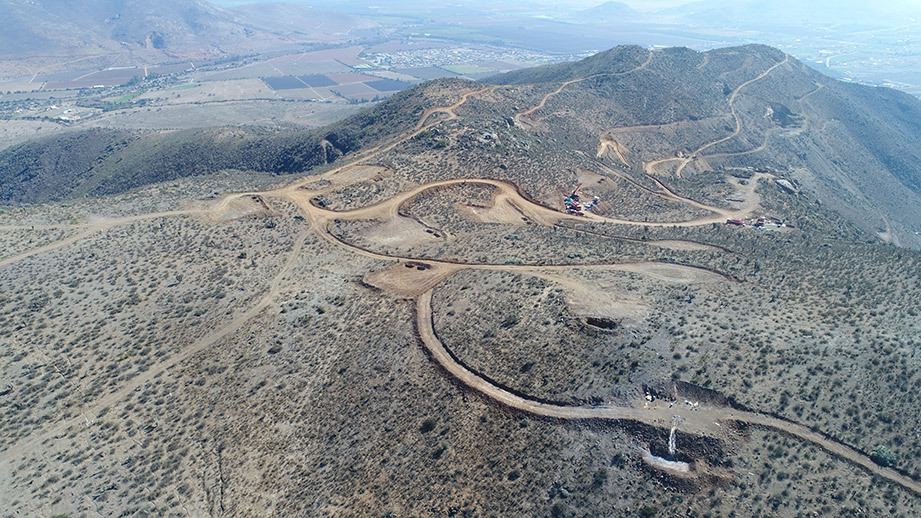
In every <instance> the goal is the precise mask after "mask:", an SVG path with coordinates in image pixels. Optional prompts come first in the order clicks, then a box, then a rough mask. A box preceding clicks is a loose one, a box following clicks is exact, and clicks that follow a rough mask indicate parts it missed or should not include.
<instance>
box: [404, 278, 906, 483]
mask: <svg viewBox="0 0 921 518" xmlns="http://www.w3.org/2000/svg"><path fill="white" fill-rule="evenodd" d="M416 330H417V332H418V333H419V337H420V338H421V339H422V342H423V344H424V345H425V348H426V350H427V351H428V352H429V354H430V355H431V356H432V359H434V360H435V361H436V362H438V364H439V365H440V366H441V367H442V368H443V369H444V370H445V371H446V372H447V373H448V374H450V375H451V376H452V377H454V378H455V379H456V380H457V381H459V382H460V383H462V384H463V385H464V386H466V387H468V388H470V389H472V390H475V391H477V392H479V393H481V394H483V395H484V396H486V397H488V398H489V399H492V400H494V401H496V402H498V403H500V404H502V405H505V406H507V407H509V408H513V409H515V410H519V411H522V412H527V413H529V414H534V415H538V416H542V417H551V418H555V419H566V420H587V419H599V420H614V421H617V420H630V421H638V422H641V423H645V424H648V425H651V426H656V427H663V428H667V427H669V426H671V424H672V422H673V417H674V416H675V415H680V416H681V429H682V430H683V431H684V432H685V433H692V434H697V435H706V436H711V437H717V438H719V437H722V436H724V435H725V433H726V428H725V427H724V426H722V425H720V424H719V422H723V423H727V422H739V423H745V424H749V425H757V426H762V427H766V428H773V429H776V430H779V431H781V432H783V433H785V434H788V435H792V436H794V437H797V438H799V439H802V440H804V441H807V442H810V443H812V444H814V445H816V446H818V447H820V448H822V449H824V450H826V451H828V452H830V453H832V454H834V455H837V456H839V457H841V458H843V459H846V460H847V461H849V462H852V463H854V464H856V465H858V466H861V467H863V468H864V469H866V470H868V471H870V472H871V473H874V474H876V475H879V476H880V477H883V478H885V479H887V480H889V481H891V482H894V483H896V484H899V485H901V486H903V487H905V488H906V489H909V490H911V491H914V492H915V493H917V494H921V482H918V481H917V480H914V479H912V478H909V477H906V476H905V475H902V474H901V473H898V472H897V471H895V470H893V469H890V468H884V467H881V466H879V465H877V464H876V463H875V462H873V461H872V460H871V459H870V458H869V457H868V456H866V455H864V454H862V453H860V452H858V451H856V450H854V449H853V448H850V447H848V446H845V445H844V444H841V443H839V442H837V441H835V440H833V439H829V438H828V437H826V436H824V435H822V434H820V433H818V432H815V431H813V430H810V429H809V428H806V427H804V426H802V425H798V424H795V423H791V422H789V421H785V420H783V419H779V418H776V417H771V416H767V415H763V414H758V413H753V412H746V411H740V410H735V409H732V408H727V407H716V406H709V405H706V404H699V406H697V407H694V408H693V409H689V408H685V409H682V408H681V405H680V404H679V405H678V408H675V407H672V406H666V405H656V406H652V407H639V406H626V405H625V406H617V405H599V406H567V405H562V404H553V403H546V402H541V401H537V400H534V399H530V398H528V397H526V396H522V395H518V394H514V393H512V392H510V391H508V390H506V389H503V388H501V387H498V386H496V385H494V384H492V383H490V382H489V381H487V380H485V379H483V378H482V377H480V376H478V375H477V374H475V373H473V372H472V371H470V370H469V369H468V368H467V367H466V366H465V365H463V364H462V363H461V362H460V361H458V359H457V358H456V357H455V356H454V355H453V354H452V353H451V352H450V351H449V350H448V348H447V347H445V345H444V344H443V343H442V342H441V340H440V339H439V338H438V336H437V335H436V333H435V329H434V326H433V315H432V290H430V291H427V292H425V293H423V294H422V295H420V296H419V297H418V298H417V299H416Z"/></svg>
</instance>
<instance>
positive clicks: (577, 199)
mask: <svg viewBox="0 0 921 518" xmlns="http://www.w3.org/2000/svg"><path fill="white" fill-rule="evenodd" d="M580 189H582V184H581V183H580V184H579V185H577V186H576V188H575V189H573V190H572V192H571V193H570V194H569V196H567V197H566V198H564V199H563V205H565V206H566V212H567V213H569V214H575V215H576V216H584V215H585V213H586V212H587V211H591V210H592V207H594V206H596V205H598V203H599V202H600V201H601V200H600V198H598V197H597V196H595V198H594V199H592V201H590V202H588V203H585V204H583V203H582V197H581V196H580V195H579V190H580Z"/></svg>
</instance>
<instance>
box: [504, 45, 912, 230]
mask: <svg viewBox="0 0 921 518" xmlns="http://www.w3.org/2000/svg"><path fill="white" fill-rule="evenodd" d="M638 53H639V50H638V49H629V48H620V49H614V50H612V51H608V52H607V53H602V54H599V55H596V56H593V57H591V58H587V59H586V60H583V61H580V62H578V63H573V64H565V65H558V66H556V67H553V68H550V67H545V68H542V69H532V70H526V71H517V72H513V73H510V74H505V75H502V76H497V77H494V78H491V79H489V81H490V82H491V83H494V84H508V83H514V84H531V83H537V84H540V83H547V88H549V87H550V85H551V84H554V83H556V84H559V83H563V82H566V81H572V83H571V84H570V85H568V86H566V87H565V89H564V90H563V91H562V93H561V94H560V95H554V96H550V97H548V98H547V99H546V102H545V105H544V106H543V107H542V109H541V110H538V111H536V112H535V113H533V114H529V115H530V117H528V118H526V119H525V120H524V122H525V123H528V122H529V121H530V123H531V124H533V125H535V128H534V131H537V132H539V133H542V134H546V135H548V136H550V135H552V136H553V137H555V138H558V139H561V140H565V141H566V142H568V143H570V144H571V145H572V146H574V147H577V148H579V149H581V150H582V151H583V152H585V153H592V154H594V153H595V152H596V150H597V148H598V146H599V144H600V143H602V142H603V141H605V139H608V140H610V141H611V142H616V143H618V145H620V146H622V147H623V148H624V149H625V152H627V153H628V154H629V155H630V158H629V159H628V162H629V163H626V164H618V165H623V166H625V167H627V169H628V170H630V171H631V174H633V175H635V176H636V177H637V178H640V177H642V176H643V175H644V174H646V173H649V174H654V175H660V176H662V177H663V178H668V177H673V176H674V175H676V174H678V175H682V176H684V177H686V178H687V177H693V176H694V175H695V174H703V173H706V172H708V171H712V170H719V169H725V168H739V167H753V168H771V169H776V170H781V171H786V172H787V173H788V174H789V176H791V178H792V179H794V180H795V181H797V182H799V184H800V185H802V186H804V187H808V188H809V189H811V190H813V191H814V192H815V193H816V194H817V195H818V197H819V199H820V200H821V201H823V202H824V203H828V204H829V205H830V206H832V207H833V208H835V209H837V210H841V211H843V212H845V213H846V214H847V215H848V216H849V218H850V219H851V220H852V221H854V222H856V223H858V224H859V225H861V226H862V227H863V228H864V229H865V230H868V231H872V232H875V231H877V230H879V229H884V230H887V231H886V232H882V234H885V236H886V237H889V236H892V238H893V239H894V240H895V241H896V242H898V243H901V244H904V245H906V246H919V245H921V242H917V241H916V239H915V232H917V231H919V229H921V211H919V210H917V208H918V207H921V188H919V183H921V162H919V161H918V158H919V154H918V152H917V149H918V147H919V145H921V101H919V100H918V99H915V98H913V97H911V96H909V95H907V94H903V93H900V92H897V91H894V90H890V89H885V88H870V87H865V86H860V85H855V84H849V83H843V82H839V81H834V80H832V79H829V78H828V77H825V76H822V75H821V74H819V73H817V72H815V71H813V70H812V69H810V68H808V67H805V66H804V65H803V64H801V63H799V62H798V61H796V60H795V59H794V58H792V57H789V56H784V55H783V54H782V53H780V52H778V51H776V50H774V49H771V48H769V47H764V46H747V47H742V48H732V49H717V50H714V51H710V52H707V53H697V52H694V51H690V50H687V49H667V50H665V51H661V52H657V53H655V56H654V57H653V58H652V59H651V61H650V63H649V64H648V66H646V67H644V68H643V69H642V70H639V71H637V72H636V73H632V74H619V73H617V71H619V70H622V69H624V68H626V67H629V66H630V65H631V64H635V63H637V62H638V60H639V58H638V56H637V54H638ZM602 58H603V60H602ZM772 67H773V68H772ZM603 70H608V71H609V73H604V72H599V71H603ZM761 74H764V75H763V76H762V75H761ZM618 161H619V160H615V162H618Z"/></svg>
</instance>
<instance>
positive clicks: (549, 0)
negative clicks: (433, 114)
mask: <svg viewBox="0 0 921 518" xmlns="http://www.w3.org/2000/svg"><path fill="white" fill-rule="evenodd" d="M392 1H393V0H368V5H387V4H388V3H390V2H392ZM605 1H606V0H532V3H533V4H540V5H558V6H562V7H572V8H576V9H587V8H589V7H594V6H596V5H599V4H602V3H604V2H605ZM619 1H621V2H622V3H625V4H627V5H629V6H630V7H632V8H634V9H637V10H641V11H652V10H655V9H661V8H663V7H674V6H678V5H683V4H687V3H690V2H691V1H692V0H619ZM918 1H919V2H921V0H918ZM211 2H212V3H214V4H217V5H220V6H225V7H228V6H235V5H243V4H258V3H279V2H280V3H290V4H297V3H305V4H312V5H315V6H317V7H321V4H325V5H328V6H329V7H330V8H332V10H335V8H334V6H335V5H336V4H337V3H340V2H337V1H336V0H330V1H327V2H318V1H317V0H211ZM523 3H527V2H523Z"/></svg>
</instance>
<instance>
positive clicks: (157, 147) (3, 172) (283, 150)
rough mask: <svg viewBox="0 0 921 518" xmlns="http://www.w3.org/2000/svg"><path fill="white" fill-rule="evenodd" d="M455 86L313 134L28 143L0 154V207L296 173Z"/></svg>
mask: <svg viewBox="0 0 921 518" xmlns="http://www.w3.org/2000/svg"><path fill="white" fill-rule="evenodd" d="M460 83H465V84H466V83H467V82H465V81H461V80H456V79H453V80H452V79H447V80H440V81H437V82H430V83H427V84H426V85H422V86H416V87H414V88H410V89H408V90H405V91H403V92H400V93H399V94H396V95H394V96H393V97H392V98H391V99H390V100H388V101H387V102H384V103H380V104H378V105H376V106H374V107H372V108H369V109H366V110H363V111H361V112H359V113H357V114H355V115H353V116H351V117H349V118H347V119H345V120H343V121H340V122H338V123H335V124H332V125H330V126H326V127H324V128H320V129H311V130H298V131H290V130H279V129H274V128H257V127H246V128H240V127H234V128H206V129H193V130H181V131H166V132H164V131H159V132H157V131H131V130H115V129H91V130H85V131H72V132H68V133H64V134H59V135H53V136H49V137H44V138H39V139H35V140H31V141H28V142H25V143H23V144H19V145H16V146H13V147H10V148H7V149H4V150H0V203H44V202H48V201H59V200H67V199H75V198H81V197H84V196H90V197H93V196H102V195H107V194H115V193H119V192H124V191H127V190H129V189H133V188H136V187H140V186H143V185H148V184H151V183H157V182H163V181H169V180H174V179H176V178H180V177H187V176H198V175H205V174H211V173H216V172H219V171H221V170H227V169H236V170H251V171H260V172H271V173H274V174H292V173H302V172H305V171H309V170H311V169H313V168H315V167H319V166H323V165H326V164H329V163H332V162H335V161H336V160H338V159H340V158H341V157H342V156H343V155H346V154H348V153H351V152H354V151H357V150H360V149H363V148H365V147H369V146H372V145H374V144H376V143H379V142H381V141H383V140H386V139H388V138H392V137H393V136H394V135H396V134H398V133H400V132H402V131H406V130H407V129H409V128H411V127H412V126H413V125H414V124H415V123H416V120H417V118H418V117H419V116H420V114H421V111H422V110H423V109H424V108H425V107H426V106H428V105H429V104H431V102H432V101H430V100H428V98H427V96H428V95H429V93H430V91H431V90H438V89H440V87H441V88H444V89H445V90H446V91H448V92H450V91H452V90H453V89H457V88H460V86H458V85H459V84H460Z"/></svg>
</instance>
